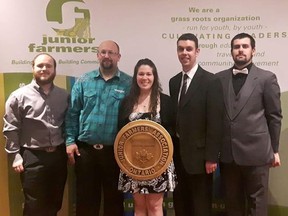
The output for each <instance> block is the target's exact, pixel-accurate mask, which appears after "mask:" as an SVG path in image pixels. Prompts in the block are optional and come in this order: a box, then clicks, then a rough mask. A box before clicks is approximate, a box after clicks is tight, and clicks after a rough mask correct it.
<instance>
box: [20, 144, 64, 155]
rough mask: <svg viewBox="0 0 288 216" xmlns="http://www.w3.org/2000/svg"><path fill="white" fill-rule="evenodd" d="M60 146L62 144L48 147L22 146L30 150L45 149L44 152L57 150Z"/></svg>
mask: <svg viewBox="0 0 288 216" xmlns="http://www.w3.org/2000/svg"><path fill="white" fill-rule="evenodd" d="M60 146H62V145H59V146H49V147H39V148H27V147H24V148H25V149H29V150H31V151H45V152H48V153H51V152H55V151H56V150H57V148H58V147H60ZM63 146H64V145H63Z"/></svg>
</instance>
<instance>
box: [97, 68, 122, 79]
mask: <svg viewBox="0 0 288 216" xmlns="http://www.w3.org/2000/svg"><path fill="white" fill-rule="evenodd" d="M120 75H121V74H120V70H119V69H117V72H116V74H115V75H114V77H113V78H112V79H114V78H115V77H117V78H120ZM92 76H93V77H94V78H100V77H101V78H102V75H101V73H100V69H98V70H95V73H93V75H92Z"/></svg>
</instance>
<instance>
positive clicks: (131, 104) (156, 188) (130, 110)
mask: <svg viewBox="0 0 288 216" xmlns="http://www.w3.org/2000/svg"><path fill="white" fill-rule="evenodd" d="M161 92H162V89H161V86H160V83H159V77H158V73H157V69H156V66H155V64H154V63H153V62H152V61H151V60H150V59H147V58H146V59H141V60H139V61H138V63H137V64H136V66H135V69H134V75H133V80H132V86H131V91H130V93H129V95H128V96H127V97H126V98H124V100H123V102H122V104H121V106H120V110H119V130H120V129H121V128H122V127H123V126H124V125H126V124H127V123H129V122H130V121H135V120H138V119H149V120H152V121H155V122H157V123H159V124H161V125H162V126H163V127H164V128H165V129H166V130H167V131H168V132H169V133H170V134H171V135H173V125H174V120H173V119H174V118H173V114H172V111H171V110H172V109H171V107H172V106H171V102H170V97H169V96H168V95H165V94H163V93H161ZM175 186H176V174H175V167H174V163H173V161H172V162H171V163H170V165H169V166H168V168H167V169H166V171H165V172H164V173H163V174H162V175H160V176H158V177H156V178H154V179H149V180H141V181H140V180H136V179H133V178H131V177H129V176H127V175H126V174H125V173H124V172H123V171H122V170H121V172H120V176H119V183H118V189H119V190H121V191H123V192H129V193H132V194H133V199H134V213H135V215H136V216H150V215H153V216H163V209H162V204H163V197H164V193H165V192H166V191H173V190H174V188H175Z"/></svg>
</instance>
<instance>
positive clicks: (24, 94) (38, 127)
mask: <svg viewBox="0 0 288 216" xmlns="http://www.w3.org/2000/svg"><path fill="white" fill-rule="evenodd" d="M32 70H33V77H34V79H33V80H32V81H31V83H30V84H28V85H26V86H24V87H22V88H20V89H17V90H16V91H14V92H12V94H11V95H10V96H9V98H8V99H7V101H6V109H5V115H4V128H3V133H4V136H5V138H6V146H5V150H6V152H7V153H8V155H9V157H11V158H12V161H13V164H12V167H13V169H14V171H15V172H16V173H20V178H21V183H22V188H23V193H24V197H25V203H24V210H23V215H24V216H36V215H37V216H39V215H41V216H56V215H57V212H58V211H59V210H60V209H61V206H62V198H63V192H64V186H65V182H66V178H67V156H66V147H65V144H64V136H63V124H64V118H65V113H66V110H67V107H68V98H69V94H68V93H67V92H66V91H65V90H64V89H61V88H59V87H57V86H55V85H54V84H53V80H54V78H55V76H56V61H55V59H54V58H53V57H52V56H51V55H49V54H46V53H41V54H38V55H37V56H36V57H35V58H34V60H33V61H32Z"/></svg>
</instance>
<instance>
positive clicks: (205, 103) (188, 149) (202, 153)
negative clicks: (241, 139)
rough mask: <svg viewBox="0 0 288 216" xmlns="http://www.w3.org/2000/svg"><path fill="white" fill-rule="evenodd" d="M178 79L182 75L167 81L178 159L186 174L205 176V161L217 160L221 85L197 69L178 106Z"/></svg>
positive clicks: (206, 73) (212, 77) (221, 115)
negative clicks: (175, 118)
mask: <svg viewBox="0 0 288 216" xmlns="http://www.w3.org/2000/svg"><path fill="white" fill-rule="evenodd" d="M181 79H182V72H180V73H178V74H177V75H176V76H174V77H172V78H171V79H170V82H169V89H170V96H171V99H172V103H173V108H174V112H175V116H177V122H178V123H177V124H178V125H179V131H178V133H179V154H180V155H179V156H180V158H181V161H182V165H183V166H184V168H185V170H186V172H187V173H189V174H201V173H205V161H212V162H217V161H218V156H219V151H220V145H221V141H222V130H223V107H224V105H223V94H222V88H221V83H220V81H219V80H218V79H217V78H216V76H215V75H214V74H212V73H209V72H207V71H205V70H204V69H203V68H201V67H200V66H199V67H198V69H197V71H196V73H195V75H194V77H193V79H192V81H191V83H190V85H189V88H188V89H187V92H186V94H185V96H184V98H183V102H182V103H181V106H179V105H178V95H179V90H180V87H181ZM176 168H177V167H176Z"/></svg>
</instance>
